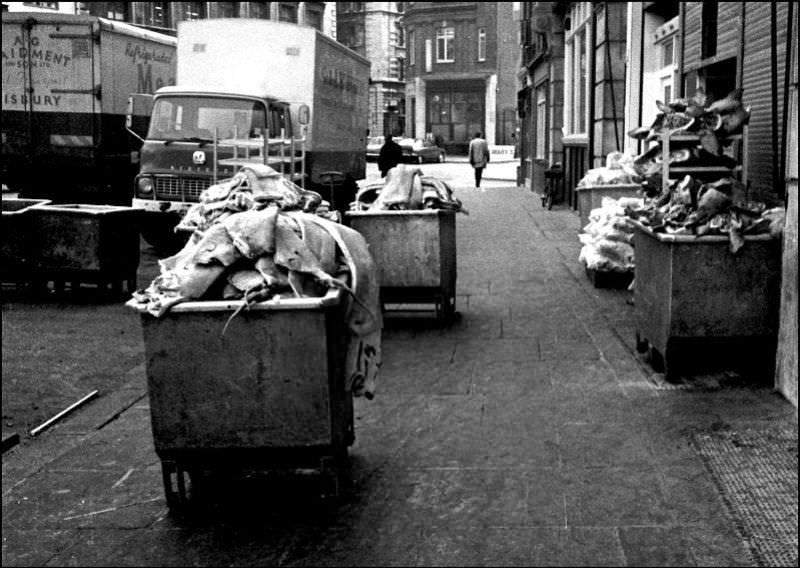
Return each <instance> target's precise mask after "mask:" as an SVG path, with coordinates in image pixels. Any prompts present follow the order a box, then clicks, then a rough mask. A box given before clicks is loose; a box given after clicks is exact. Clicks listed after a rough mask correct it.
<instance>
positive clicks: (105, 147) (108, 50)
mask: <svg viewBox="0 0 800 568" xmlns="http://www.w3.org/2000/svg"><path fill="white" fill-rule="evenodd" d="M2 26H3V28H2V30H3V38H2V45H3V51H2V55H3V57H2V67H3V71H2V74H3V75H2V76H3V86H2V92H3V108H2V144H3V153H2V182H3V184H4V185H7V186H8V188H9V189H11V190H14V191H18V192H19V193H20V195H21V196H24V197H32V198H33V197H35V198H47V199H51V200H53V201H56V202H62V203H64V202H70V201H79V202H85V203H98V204H125V205H129V204H130V187H131V185H132V183H133V180H134V177H135V175H136V174H137V173H138V164H137V163H135V162H136V157H137V153H136V151H137V150H138V145H139V143H138V141H137V140H136V139H135V138H133V137H131V136H130V135H128V134H127V133H126V132H125V116H126V112H127V104H128V97H129V95H130V94H131V93H142V92H144V93H147V92H149V93H153V92H155V91H156V90H157V89H158V88H160V87H163V86H166V85H171V84H174V82H175V65H176V59H175V54H176V43H177V40H176V39H175V38H174V37H171V36H168V35H165V34H160V33H155V32H151V31H147V30H144V29H141V28H138V27H136V26H132V25H129V24H125V23H122V22H116V21H112V20H106V19H104V18H98V17H93V16H83V15H74V14H57V13H44V12H4V13H3V15H2Z"/></svg>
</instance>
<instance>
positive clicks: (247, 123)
mask: <svg viewBox="0 0 800 568" xmlns="http://www.w3.org/2000/svg"><path fill="white" fill-rule="evenodd" d="M265 116H266V115H265V107H264V105H263V104H262V103H260V102H258V101H251V100H236V99H228V98H213V97H189V96H175V97H161V98H159V99H158V100H157V101H156V103H155V105H154V106H153V115H152V119H151V120H150V130H149V132H148V134H147V137H148V138H150V139H154V140H175V141H188V142H211V141H212V140H213V139H214V129H215V128H216V129H217V137H218V139H220V140H224V139H226V138H260V137H263V135H264V130H265V120H264V118H265Z"/></svg>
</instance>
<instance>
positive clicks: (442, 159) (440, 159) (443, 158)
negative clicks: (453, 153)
mask: <svg viewBox="0 0 800 568" xmlns="http://www.w3.org/2000/svg"><path fill="white" fill-rule="evenodd" d="M444 160H445V157H444V152H442V153H441V154H439V163H440V164H444Z"/></svg>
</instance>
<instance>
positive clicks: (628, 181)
mask: <svg viewBox="0 0 800 568" xmlns="http://www.w3.org/2000/svg"><path fill="white" fill-rule="evenodd" d="M637 177H638V176H637V174H636V171H635V170H634V169H633V159H632V158H631V157H630V156H627V155H625V154H623V153H622V152H611V153H610V154H609V155H608V156H606V165H605V167H603V168H592V169H590V170H589V171H587V172H586V174H584V176H583V177H582V178H581V180H580V181H579V182H578V186H577V187H579V188H581V187H594V186H598V185H632V184H636V183H639V180H638V179H637Z"/></svg>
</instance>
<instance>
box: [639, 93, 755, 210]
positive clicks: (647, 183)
mask: <svg viewBox="0 0 800 568" xmlns="http://www.w3.org/2000/svg"><path fill="white" fill-rule="evenodd" d="M656 105H657V106H658V110H659V113H658V115H656V119H655V120H654V121H653V124H651V125H650V126H649V127H644V126H640V127H638V128H635V129H633V130H631V131H630V132H628V135H629V136H631V137H633V138H636V139H638V140H644V141H645V142H657V143H656V144H654V145H653V146H651V147H650V148H649V149H648V150H647V151H645V152H644V153H642V154H641V155H639V156H637V157H636V158H635V159H634V160H633V164H632V165H633V171H634V172H635V173H636V175H637V176H638V177H639V178H640V180H639V181H640V182H641V183H642V188H643V189H644V191H645V192H646V194H647V195H649V196H655V195H658V194H660V193H661V188H662V185H663V184H662V179H661V177H662V176H661V168H662V163H663V161H664V160H668V162H669V164H670V165H674V166H681V167H696V166H702V167H725V168H733V167H735V166H736V165H737V164H736V160H734V159H733V158H731V157H730V156H728V155H726V154H725V153H724V146H725V145H726V144H728V143H729V142H730V137H731V136H733V135H736V134H739V133H741V132H742V130H743V128H744V126H745V125H746V124H747V123H748V122H749V121H750V108H749V107H745V106H744V104H743V103H742V89H735V90H734V91H732V92H731V93H729V94H728V95H727V96H726V97H725V98H724V99H720V100H718V101H714V102H712V101H711V99H710V97H709V96H707V95H706V94H705V92H704V91H703V89H698V90H697V92H696V93H695V94H694V96H692V97H689V98H684V99H676V100H674V101H671V102H669V103H662V102H661V101H656ZM665 132H667V133H668V134H669V135H670V152H669V156H664V155H663V154H664V150H663V148H662V147H661V143H660V141H661V139H662V135H663V134H664V133H665ZM675 136H678V138H673V137H675Z"/></svg>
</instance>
